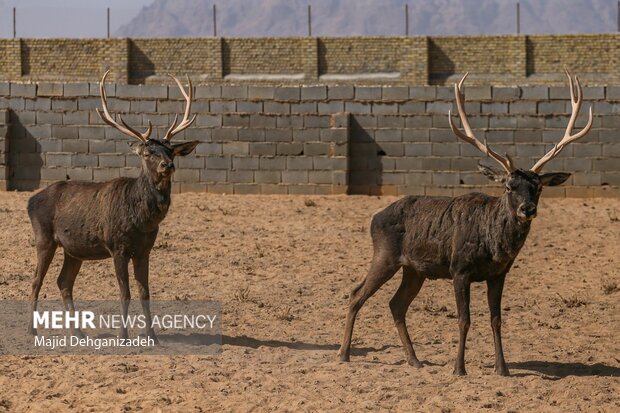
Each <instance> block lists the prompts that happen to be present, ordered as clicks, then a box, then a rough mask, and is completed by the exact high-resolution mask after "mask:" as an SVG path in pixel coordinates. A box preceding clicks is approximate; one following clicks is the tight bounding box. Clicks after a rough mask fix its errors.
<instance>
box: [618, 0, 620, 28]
mask: <svg viewBox="0 0 620 413" xmlns="http://www.w3.org/2000/svg"><path fill="white" fill-rule="evenodd" d="M618 31H619V32H620V1H618Z"/></svg>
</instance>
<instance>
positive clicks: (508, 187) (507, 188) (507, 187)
mask: <svg viewBox="0 0 620 413" xmlns="http://www.w3.org/2000/svg"><path fill="white" fill-rule="evenodd" d="M511 191H512V188H511V187H510V185H508V184H506V192H511Z"/></svg>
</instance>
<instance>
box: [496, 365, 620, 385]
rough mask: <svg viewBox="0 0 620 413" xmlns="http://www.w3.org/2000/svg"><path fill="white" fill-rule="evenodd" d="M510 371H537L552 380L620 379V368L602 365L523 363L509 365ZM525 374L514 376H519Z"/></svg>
mask: <svg viewBox="0 0 620 413" xmlns="http://www.w3.org/2000/svg"><path fill="white" fill-rule="evenodd" d="M508 368H509V369H516V370H530V371H535V372H538V373H541V374H544V375H547V376H551V378H555V379H556V380H557V379H563V378H565V377H568V376H578V377H594V376H600V377H604V376H607V377H620V368H618V367H613V366H608V365H606V364H602V363H595V364H583V363H559V362H554V361H552V362H549V361H523V362H520V363H508ZM519 375H523V374H519V373H516V374H513V376H519Z"/></svg>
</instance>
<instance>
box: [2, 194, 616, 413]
mask: <svg viewBox="0 0 620 413" xmlns="http://www.w3.org/2000/svg"><path fill="white" fill-rule="evenodd" d="M30 195H31V194H29V193H2V194H1V195H0V228H2V230H1V231H0V244H1V245H2V255H1V257H0V298H2V299H27V297H28V295H29V292H30V281H31V277H32V274H33V271H34V268H35V252H34V248H33V246H32V234H31V229H30V224H29V221H28V217H27V214H26V202H27V199H28V197H29V196H30ZM395 199H396V198H393V197H380V198H378V197H344V196H342V197H320V196H311V197H304V196H297V197H294V196H223V195H205V194H183V195H176V196H174V198H173V206H172V208H171V212H170V213H169V215H168V217H167V218H166V220H165V221H164V223H163V225H162V227H161V230H160V235H159V238H158V240H157V244H156V247H155V249H154V250H153V252H152V254H151V296H152V298H153V299H175V298H181V299H184V298H189V299H214V300H220V301H221V302H222V305H223V332H224V338H223V340H224V345H223V351H222V352H221V354H219V355H212V356H175V357H167V356H166V357H165V356H121V357H119V356H88V357H85V356H63V357H51V356H45V357H43V356H37V357H24V356H21V357H18V356H4V357H0V412H1V411H2V410H3V409H4V410H8V411H16V412H20V411H48V412H54V411H66V410H71V411H110V412H115V411H183V412H191V411H274V410H276V411H328V410H338V411H361V410H372V411H388V410H389V411H437V412H458V411H474V410H483V411H512V412H522V411H536V412H540V411H558V412H569V411H570V412H573V411H587V412H597V411H609V412H611V411H615V412H617V411H620V351H619V350H620V335H619V328H620V311H619V310H620V307H619V305H618V299H619V298H620V292H618V288H619V287H620V221H619V220H620V200H617V199H616V200H613V199H587V200H581V199H579V200H578V199H543V200H542V201H541V205H540V208H539V211H540V212H539V217H538V218H537V219H536V220H535V222H534V224H533V228H532V231H531V233H530V236H529V239H528V240H527V242H526V244H525V247H524V248H523V250H522V252H521V254H520V256H519V258H518V259H517V261H516V263H515V265H514V267H513V269H512V271H511V273H510V274H509V276H508V278H507V281H506V286H505V289H504V300H503V310H504V311H503V336H504V350H505V353H506V360H507V362H508V366H509V368H510V370H511V373H512V377H508V378H506V377H499V376H496V375H494V373H493V338H492V334H491V329H490V325H489V324H490V323H489V315H488V310H487V304H486V293H485V286H484V285H482V284H476V285H474V286H472V311H471V313H472V328H471V330H470V333H469V338H468V342H467V353H466V363H467V364H466V365H467V370H468V373H469V375H468V376H467V377H454V376H453V375H452V368H453V361H454V358H455V356H456V344H457V337H458V327H457V321H456V319H455V304H454V298H453V297H454V296H453V292H452V289H451V285H450V283H449V281H445V280H441V281H427V282H426V283H425V285H424V287H423V288H422V291H421V293H420V294H419V296H418V297H417V298H416V299H415V300H414V302H413V304H412V306H411V308H410V311H409V313H408V318H407V322H408V325H409V329H410V333H411V335H412V339H413V341H414V347H415V349H416V351H417V354H418V357H419V358H420V359H421V360H422V361H423V362H424V363H425V367H424V368H422V369H419V370H418V369H414V368H412V367H410V366H408V365H407V364H406V363H405V362H404V360H405V355H404V351H403V349H402V347H401V344H400V340H399V338H398V334H397V332H396V328H395V327H394V324H393V321H392V317H391V314H390V311H389V308H388V305H387V303H388V301H389V299H390V297H391V296H392V294H394V292H395V291H396V289H397V286H398V283H399V282H400V274H397V275H396V276H395V277H394V278H393V279H392V280H391V281H390V282H389V283H388V284H386V285H385V286H384V287H383V288H382V289H381V290H380V291H379V292H378V293H377V294H376V295H375V296H374V297H372V298H371V299H370V300H369V301H368V303H367V304H366V306H365V307H364V308H363V309H362V311H361V313H360V315H359V317H358V322H357V324H356V328H355V331H354V341H353V352H352V357H351V362H350V363H341V362H339V361H337V356H336V352H337V349H338V345H339V342H340V337H341V332H342V328H343V324H344V316H345V311H346V308H347V301H348V300H347V298H348V293H349V291H350V289H351V288H352V287H353V285H354V284H355V282H356V281H358V280H359V279H360V278H361V277H363V276H364V275H365V273H366V270H367V268H368V264H369V262H370V255H371V243H370V237H369V235H368V222H369V217H370V216H371V214H372V213H373V212H374V211H376V210H377V209H379V208H381V207H384V206H386V205H388V204H389V203H391V202H393V201H394V200H395ZM61 262H62V253H61V252H59V253H57V256H56V258H55V260H54V263H53V264H52V267H51V269H50V272H49V273H48V277H47V279H46V282H45V284H44V287H43V289H42V297H47V298H53V299H56V298H59V293H58V289H57V287H56V282H55V278H56V276H57V274H58V272H59V270H60V264H61ZM132 291H134V296H135V291H137V290H136V288H135V285H134V284H132ZM117 296H118V290H117V285H116V279H115V276H114V272H113V268H112V263H111V262H110V261H109V260H107V261H99V262H88V263H85V265H84V266H83V267H82V270H81V272H80V275H79V276H78V280H77V284H76V287H75V297H76V299H115V298H116V297H117Z"/></svg>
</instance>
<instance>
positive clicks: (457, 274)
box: [338, 72, 592, 376]
mask: <svg viewBox="0 0 620 413" xmlns="http://www.w3.org/2000/svg"><path fill="white" fill-rule="evenodd" d="M566 74H567V75H568V78H569V81H570V91H571V104H572V114H571V117H570V120H569V122H568V127H567V128H566V133H565V135H564V137H563V138H562V140H561V141H560V142H559V143H558V144H556V145H555V147H554V148H553V149H551V150H550V151H549V152H548V153H547V154H546V155H545V156H543V157H542V158H541V159H540V160H539V161H538V162H536V164H535V165H534V166H533V167H532V168H531V169H530V170H528V171H526V170H523V169H516V168H515V167H514V164H513V162H512V160H511V159H510V157H509V156H508V155H506V156H501V155H499V154H498V153H496V152H494V151H493V150H492V149H491V148H489V146H488V145H487V144H486V142H485V143H482V142H480V141H479V140H478V139H476V137H475V136H474V133H473V131H472V129H471V127H470V125H469V122H468V120H467V116H466V114H465V110H464V102H465V97H464V95H463V92H462V85H463V82H464V80H465V78H466V77H467V75H465V76H464V77H463V79H462V80H461V81H460V82H459V83H458V84H455V85H454V93H455V96H456V104H457V108H458V112H459V116H460V118H461V123H462V125H463V128H464V129H465V133H463V132H461V131H460V130H459V129H457V127H456V126H455V125H454V123H453V121H452V116H451V114H450V113H449V114H448V118H449V121H450V127H451V128H452V131H453V132H454V133H455V134H456V136H457V137H459V138H460V139H462V140H464V141H466V142H468V143H470V144H472V145H474V146H475V147H477V148H478V149H479V150H480V151H482V152H483V153H485V154H487V155H488V156H490V157H491V158H493V159H494V160H496V161H497V162H498V163H499V164H500V165H501V166H502V167H503V168H504V171H505V173H498V172H496V171H493V170H492V169H491V168H488V167H482V169H483V172H484V173H485V174H486V175H487V176H489V177H492V178H493V179H494V180H496V181H501V182H504V183H505V190H504V193H503V195H502V196H500V197H493V196H488V195H484V194H481V193H470V194H467V195H463V196H459V197H455V198H452V197H431V196H408V197H405V198H402V199H400V200H398V201H396V202H394V203H393V204H391V205H389V206H388V207H387V208H385V209H383V210H382V211H380V212H378V213H376V214H375V215H374V216H373V218H372V221H371V226H370V233H371V235H372V242H373V250H374V253H373V258H372V263H371V265H370V270H369V272H368V275H367V276H366V278H365V279H364V280H363V281H362V282H361V283H360V284H358V285H357V286H356V287H355V288H354V289H353V291H352V293H351V297H350V303H349V310H348V314H347V319H346V325H345V328H344V337H343V340H342V346H341V347H340V350H339V352H338V354H339V355H340V359H341V360H342V361H349V353H350V348H351V335H352V333H353V324H354V322H355V317H356V315H357V313H358V311H359V310H360V308H361V307H362V305H363V304H364V302H366V300H368V298H370V297H371V296H372V295H373V294H374V293H375V292H376V291H377V290H378V289H379V288H380V287H381V286H382V285H383V284H384V283H385V282H386V281H388V280H389V279H390V278H392V277H393V276H394V274H395V273H396V272H397V271H398V270H399V269H400V268H401V267H402V268H403V278H402V282H401V284H400V287H399V288H398V290H397V291H396V294H394V297H393V298H392V299H391V301H390V309H391V311H392V316H393V318H394V322H395V324H396V329H397V330H398V334H399V336H400V339H401V341H402V343H403V346H404V348H405V352H406V355H407V361H408V363H409V364H410V365H412V366H414V367H422V363H420V361H419V360H418V358H417V357H416V354H415V352H414V350H413V346H412V345H411V339H410V337H409V333H408V332H407V326H406V323H405V314H406V312H407V309H408V307H409V305H410V304H411V302H412V301H413V299H414V298H415V296H416V295H417V294H418V292H419V291H420V288H421V287H422V284H423V283H424V280H425V279H427V278H429V279H439V278H443V279H452V282H453V285H454V294H455V297H456V307H457V313H458V323H459V332H460V335H459V347H458V354H457V358H456V363H455V368H454V374H456V375H464V374H466V372H465V340H466V337H467V332H468V330H469V325H470V317H469V292H470V284H471V283H472V282H481V281H486V283H487V298H488V304H489V309H490V312H491V328H492V330H493V338H494V342H495V371H496V372H497V373H498V374H500V375H503V376H507V375H509V372H508V368H507V367H506V362H505V360H504V354H503V351H502V339H501V314H500V311H501V299H502V289H503V287H504V278H505V277H506V274H507V273H508V271H509V270H510V267H511V266H512V263H513V262H514V260H515V258H516V257H517V255H518V254H519V251H520V250H521V247H523V244H524V242H525V239H526V238H527V235H528V232H529V230H530V224H531V222H532V219H533V218H534V217H536V207H537V204H538V199H539V197H540V194H541V191H542V188H543V186H554V185H559V184H561V183H563V182H564V181H566V179H568V177H569V176H570V174H568V173H547V174H542V175H541V174H540V171H541V169H542V168H543V166H544V165H545V164H546V163H547V162H549V161H550V160H551V159H553V158H554V157H556V156H557V155H558V154H559V153H560V151H562V149H563V148H564V147H566V145H568V144H569V143H571V142H574V141H576V140H577V139H580V138H582V137H584V136H585V135H586V134H587V133H588V131H589V130H590V128H591V127H592V108H590V115H589V119H588V123H587V125H586V126H585V127H584V129H583V130H581V131H580V132H578V133H576V134H574V135H572V134H571V133H572V130H573V127H574V126H575V122H576V120H577V115H578V113H579V109H580V108H581V103H582V91H581V85H580V84H579V80H578V79H577V78H576V77H575V81H574V82H575V83H576V91H575V85H574V84H573V79H572V77H571V76H570V74H569V73H568V72H566Z"/></svg>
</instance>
